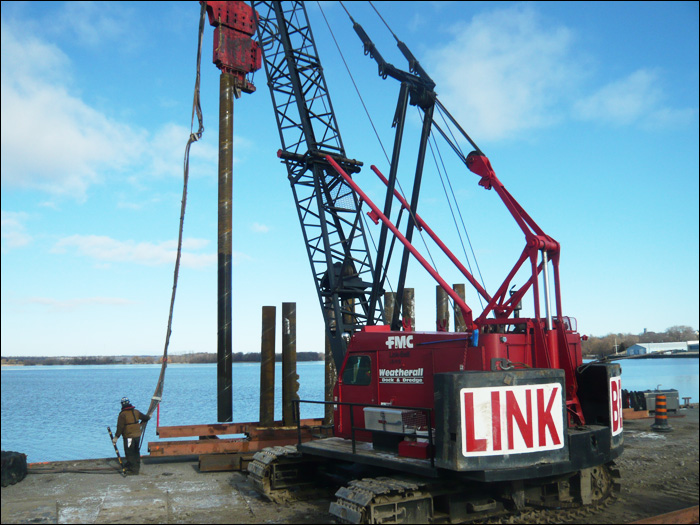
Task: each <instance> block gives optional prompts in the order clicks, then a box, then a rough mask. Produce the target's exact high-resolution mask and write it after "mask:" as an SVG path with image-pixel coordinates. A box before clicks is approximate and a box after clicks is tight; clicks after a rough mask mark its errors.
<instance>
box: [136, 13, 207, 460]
mask: <svg viewBox="0 0 700 525" xmlns="http://www.w3.org/2000/svg"><path fill="white" fill-rule="evenodd" d="M205 13H206V2H203V3H202V8H201V10H200V13H199V38H198V46H197V74H196V77H195V83H194V98H193V101H192V120H191V123H190V137H189V139H188V140H187V145H186V146H185V158H184V168H183V184H182V203H181V206H180V226H179V230H178V237H177V255H176V257H175V270H174V272H173V292H172V295H171V296H170V310H169V313H168V327H167V330H166V332H165V346H164V348H163V364H162V365H161V368H160V375H159V377H158V383H156V389H155V391H154V392H153V396H152V397H151V403H150V405H149V406H148V412H147V413H146V415H147V416H148V417H149V418H150V417H151V414H153V412H155V410H156V408H157V407H158V405H159V404H160V402H161V400H162V399H163V387H164V385H165V369H166V368H167V366H168V346H169V345H170V335H171V334H172V324H173V311H174V309H175V294H176V292H177V280H178V277H179V275H180V258H181V256H182V236H183V232H184V226H185V209H186V207H187V183H188V181H189V173H190V146H192V144H193V143H194V142H196V141H198V140H199V139H200V138H202V134H203V133H204V119H203V117H202V107H201V105H200V100H199V78H200V75H199V66H200V63H201V61H202V35H204V14H205ZM195 114H196V115H197V121H198V123H199V128H198V129H197V131H196V132H193V129H194V116H195ZM147 425H148V421H146V422H144V424H143V425H142V426H141V439H140V440H139V451H140V450H141V446H142V445H143V442H144V439H143V438H144V436H145V435H146V426H147Z"/></svg>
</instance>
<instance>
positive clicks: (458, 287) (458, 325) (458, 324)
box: [452, 284, 467, 332]
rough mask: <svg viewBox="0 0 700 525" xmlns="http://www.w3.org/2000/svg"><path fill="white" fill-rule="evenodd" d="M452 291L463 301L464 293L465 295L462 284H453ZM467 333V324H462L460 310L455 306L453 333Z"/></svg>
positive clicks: (462, 319)
mask: <svg viewBox="0 0 700 525" xmlns="http://www.w3.org/2000/svg"><path fill="white" fill-rule="evenodd" d="M452 289H453V290H454V291H455V292H456V293H457V295H459V296H460V297H461V298H462V300H464V298H465V296H466V293H465V285H464V284H455V285H453V286H452ZM466 331H467V324H466V323H465V322H464V315H463V314H462V309H461V308H460V307H459V306H457V305H456V304H455V332H466Z"/></svg>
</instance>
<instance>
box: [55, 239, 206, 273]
mask: <svg viewBox="0 0 700 525" xmlns="http://www.w3.org/2000/svg"><path fill="white" fill-rule="evenodd" d="M208 244H209V241H208V240H205V239H184V240H183V242H182V248H183V250H182V259H181V264H182V266H188V267H192V268H203V267H208V266H212V265H215V264H216V254H213V253H196V252H197V251H199V250H202V249H204V248H206V247H207V246H208ZM69 251H70V252H74V253H76V254H77V255H81V256H84V257H89V258H92V259H95V260H97V261H100V262H113V263H134V264H142V265H145V266H159V265H163V264H169V265H172V264H174V262H175V257H176V256H177V242H176V241H164V242H159V243H152V242H136V241H119V240H116V239H112V238H110V237H106V236H101V235H71V236H70V237H65V238H63V239H60V240H59V241H58V242H57V243H56V244H55V245H54V247H53V248H52V250H51V252H52V253H66V252H69Z"/></svg>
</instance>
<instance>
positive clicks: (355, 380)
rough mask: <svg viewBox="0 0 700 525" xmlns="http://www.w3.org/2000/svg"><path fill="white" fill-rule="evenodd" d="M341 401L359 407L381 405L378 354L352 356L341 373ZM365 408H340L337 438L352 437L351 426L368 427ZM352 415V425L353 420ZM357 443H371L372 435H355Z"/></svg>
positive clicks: (357, 433)
mask: <svg viewBox="0 0 700 525" xmlns="http://www.w3.org/2000/svg"><path fill="white" fill-rule="evenodd" d="M340 379H341V381H340V383H339V385H338V387H339V394H340V395H339V396H338V400H339V401H341V402H343V403H359V404H361V405H376V404H377V352H362V353H357V354H349V355H348V357H347V359H346V360H345V364H344V366H343V369H342V371H341V375H340ZM362 409H363V407H362V406H352V407H350V406H345V405H341V406H339V411H338V412H336V414H339V417H338V418H337V421H336V432H337V434H336V435H339V436H342V437H345V438H349V437H351V434H352V432H351V426H354V427H355V428H357V427H364V426H365V416H364V412H363V410H362ZM350 410H352V411H353V413H352V424H351V420H350ZM355 439H358V440H360V441H371V439H372V436H371V434H370V433H368V432H355Z"/></svg>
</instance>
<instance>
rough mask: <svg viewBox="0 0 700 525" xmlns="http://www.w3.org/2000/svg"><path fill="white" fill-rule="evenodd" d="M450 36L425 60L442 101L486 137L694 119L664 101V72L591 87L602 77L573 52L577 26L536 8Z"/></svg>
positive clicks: (643, 72) (500, 14) (493, 14)
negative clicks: (571, 123) (566, 125)
mask: <svg viewBox="0 0 700 525" xmlns="http://www.w3.org/2000/svg"><path fill="white" fill-rule="evenodd" d="M451 32H452V35H453V38H452V39H451V41H450V42H449V43H448V44H446V45H444V46H442V47H440V48H438V49H435V50H434V51H432V52H431V53H429V54H428V57H427V59H428V60H427V61H426V62H427V63H430V64H431V65H432V67H431V71H433V72H434V74H433V76H434V78H435V80H436V82H437V84H438V93H439V96H440V99H441V100H442V101H443V103H444V104H445V105H446V106H447V107H448V109H449V110H450V111H451V112H452V113H453V114H454V116H455V117H456V118H457V120H458V121H459V122H461V123H462V124H463V125H464V126H466V127H467V129H468V130H470V133H471V134H472V136H474V137H479V138H480V139H483V140H501V139H507V138H512V137H518V136H522V135H523V134H524V133H525V132H527V131H528V130H534V129H538V128H544V127H549V126H552V125H555V124H557V123H560V122H563V121H565V120H569V119H572V118H573V119H575V120H581V121H594V122H600V123H602V124H606V125H615V126H620V125H632V124H637V123H639V124H641V125H643V126H647V127H649V126H656V125H659V124H661V125H667V126H672V125H686V124H688V123H689V122H691V121H692V119H693V117H695V116H696V114H697V110H696V109H693V108H673V107H671V106H670V105H669V103H668V102H666V101H665V99H666V95H665V90H664V87H663V81H662V75H661V72H659V71H654V70H651V69H647V68H641V69H638V70H637V71H634V72H632V73H628V74H627V75H626V76H624V77H622V78H619V79H615V80H612V81H609V82H608V83H607V84H605V85H603V86H602V87H592V88H591V87H589V86H588V84H590V83H591V82H593V78H594V77H598V76H599V75H600V74H603V75H604V74H605V72H604V71H595V68H594V67H593V66H592V65H591V60H590V58H588V57H585V56H584V55H581V54H578V53H577V52H576V47H575V43H576V33H575V31H574V30H573V29H571V28H569V27H566V26H565V25H561V24H558V25H555V24H552V23H549V22H547V21H545V19H544V18H543V17H542V16H540V15H539V14H538V12H537V11H536V10H535V8H534V7H533V6H531V5H516V6H513V7H509V8H506V9H498V10H493V11H489V12H485V13H482V14H478V15H476V16H474V17H473V18H472V20H471V21H469V22H467V23H457V24H455V25H454V26H453V27H452V28H451ZM591 92H592V93H591Z"/></svg>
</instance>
